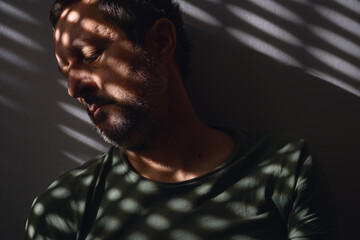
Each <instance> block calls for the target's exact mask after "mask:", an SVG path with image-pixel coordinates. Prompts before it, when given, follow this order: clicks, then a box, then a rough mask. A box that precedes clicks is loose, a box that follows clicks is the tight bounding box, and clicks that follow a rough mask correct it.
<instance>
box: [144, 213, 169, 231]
mask: <svg viewBox="0 0 360 240" xmlns="http://www.w3.org/2000/svg"><path fill="white" fill-rule="evenodd" d="M146 223H147V225H149V226H150V227H152V228H154V229H156V230H166V229H167V228H169V227H170V222H169V220H168V219H167V218H165V217H164V216H162V215H159V214H152V215H150V216H149V217H148V218H147V219H146Z"/></svg>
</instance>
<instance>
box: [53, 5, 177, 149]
mask: <svg viewBox="0 0 360 240" xmlns="http://www.w3.org/2000/svg"><path fill="white" fill-rule="evenodd" d="M102 2H105V1H101V0H100V1H98V0H92V1H91V0H80V1H75V3H70V4H67V5H66V6H65V5H64V6H63V7H62V8H61V9H60V10H59V11H56V10H53V12H57V13H56V14H57V17H56V18H55V17H54V16H55V15H52V16H53V17H52V19H54V21H53V24H54V29H55V32H54V39H55V54H56V58H57V60H58V63H59V68H60V70H61V72H62V73H63V74H64V76H66V78H67V79H68V92H69V94H70V95H71V96H73V97H75V98H77V99H78V100H79V101H80V102H81V103H82V105H83V106H84V108H85V109H86V110H87V112H88V114H89V116H90V118H91V119H92V120H93V122H94V125H95V127H96V128H97V129H98V130H99V131H100V132H101V133H102V135H103V136H104V137H105V139H106V140H109V141H110V142H111V143H113V144H115V145H122V146H125V147H127V148H133V149H135V148H141V147H146V146H144V145H146V142H147V138H149V137H152V136H154V135H156V132H157V131H158V130H160V129H162V128H163V125H164V124H166V120H165V119H169V117H168V116H169V115H170V112H171V111H172V109H171V107H170V105H171V103H170V102H171V99H173V97H172V96H171V94H172V93H173V92H172V91H171V89H170V88H169V83H170V82H172V84H173V82H174V81H173V78H176V76H178V78H180V79H181V77H180V71H179V67H178V66H179V65H178V61H179V58H176V51H177V49H178V48H177V38H176V32H177V30H176V27H175V24H174V23H173V22H172V21H171V20H169V18H164V17H161V18H157V19H154V20H151V24H150V23H138V22H139V21H135V23H136V24H140V25H139V26H138V25H136V24H135V25H136V26H134V28H135V27H137V28H139V29H143V30H144V32H142V33H140V32H141V31H140V30H133V29H131V27H130V26H131V24H134V23H130V22H131V21H125V20H123V22H124V23H122V24H124V25H120V24H115V23H114V21H115V20H114V19H115V18H114V17H113V16H112V15H109V14H105V13H104V12H103V11H104V10H103V9H105V8H106V9H107V10H108V11H107V12H111V11H114V12H116V13H117V14H120V15H121V14H125V15H126V12H121V10H119V8H116V7H115V6H113V5H111V7H113V8H110V5H106V4H105V5H101V7H100V3H102ZM109 2H111V3H112V4H114V3H113V2H115V1H107V3H109ZM119 2H129V1H126V0H121V1H119ZM131 2H134V3H135V2H136V4H139V2H142V1H134V0H132V1H131ZM144 2H149V1H144ZM150 2H151V1H150ZM154 2H165V1H154ZM128 4H130V3H128ZM56 8H57V7H56V5H55V7H54V8H53V9H56ZM142 11H144V9H143V10H142ZM160 13H161V11H160ZM113 14H114V13H113ZM161 14H163V13H161ZM161 14H160V15H161ZM149 16H152V15H151V14H149ZM165 16H166V15H165ZM140 18H141V17H140ZM109 19H111V20H109ZM125 19H132V17H129V16H127V17H125ZM118 21H119V22H121V21H120V20H118ZM148 25H150V26H148ZM120 26H123V28H124V29H126V31H128V32H130V33H126V32H125V30H124V29H123V28H122V27H120ZM129 36H131V37H129ZM173 95H174V94H173Z"/></svg>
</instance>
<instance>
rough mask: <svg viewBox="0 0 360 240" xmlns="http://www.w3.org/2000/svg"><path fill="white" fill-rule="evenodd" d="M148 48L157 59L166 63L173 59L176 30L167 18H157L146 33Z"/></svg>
mask: <svg viewBox="0 0 360 240" xmlns="http://www.w3.org/2000/svg"><path fill="white" fill-rule="evenodd" d="M146 41H147V45H148V47H149V48H150V49H151V51H153V52H154V54H155V55H156V56H158V59H159V60H160V61H162V62H167V61H170V60H172V59H174V55H175V49H176V30H175V26H174V24H173V23H172V22H171V21H170V20H169V19H167V18H159V19H158V20H156V21H155V23H154V24H153V26H152V27H151V28H150V29H149V30H148V32H147V33H146Z"/></svg>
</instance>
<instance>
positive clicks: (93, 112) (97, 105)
mask: <svg viewBox="0 0 360 240" xmlns="http://www.w3.org/2000/svg"><path fill="white" fill-rule="evenodd" d="M104 105H106V103H103V104H92V105H91V106H90V108H89V110H90V112H91V113H92V114H95V112H96V111H97V110H98V109H99V108H101V107H102V106H104Z"/></svg>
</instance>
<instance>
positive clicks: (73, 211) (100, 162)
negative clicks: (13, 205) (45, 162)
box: [26, 149, 112, 239]
mask: <svg viewBox="0 0 360 240" xmlns="http://www.w3.org/2000/svg"><path fill="white" fill-rule="evenodd" d="M111 151H112V149H110V151H109V152H107V153H105V154H103V155H100V156H98V157H96V158H94V159H92V160H90V161H88V162H86V163H84V164H82V165H81V166H78V167H76V168H74V169H72V170H69V171H67V172H65V173H64V174H62V175H61V176H60V177H59V178H57V179H56V180H55V181H54V182H53V183H52V184H51V185H50V186H49V187H48V188H47V189H46V190H45V191H44V192H43V193H42V194H40V195H39V196H38V197H37V198H35V200H34V201H33V203H32V206H31V210H30V214H29V216H28V219H27V226H26V232H27V233H26V234H27V237H29V238H26V239H32V238H30V237H33V236H35V235H36V236H37V235H41V236H53V235H54V234H59V233H61V234H64V233H67V234H70V233H74V234H75V233H76V229H78V227H79V226H78V225H79V219H81V216H82V214H83V213H84V211H85V205H86V200H87V197H88V195H89V194H90V195H91V192H92V191H94V186H95V184H96V182H98V180H99V178H101V176H102V174H103V173H104V171H105V170H104V169H106V167H107V165H111V159H109V158H111V157H110V156H111ZM54 236H55V235H54ZM62 236H64V235H62Z"/></svg>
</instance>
